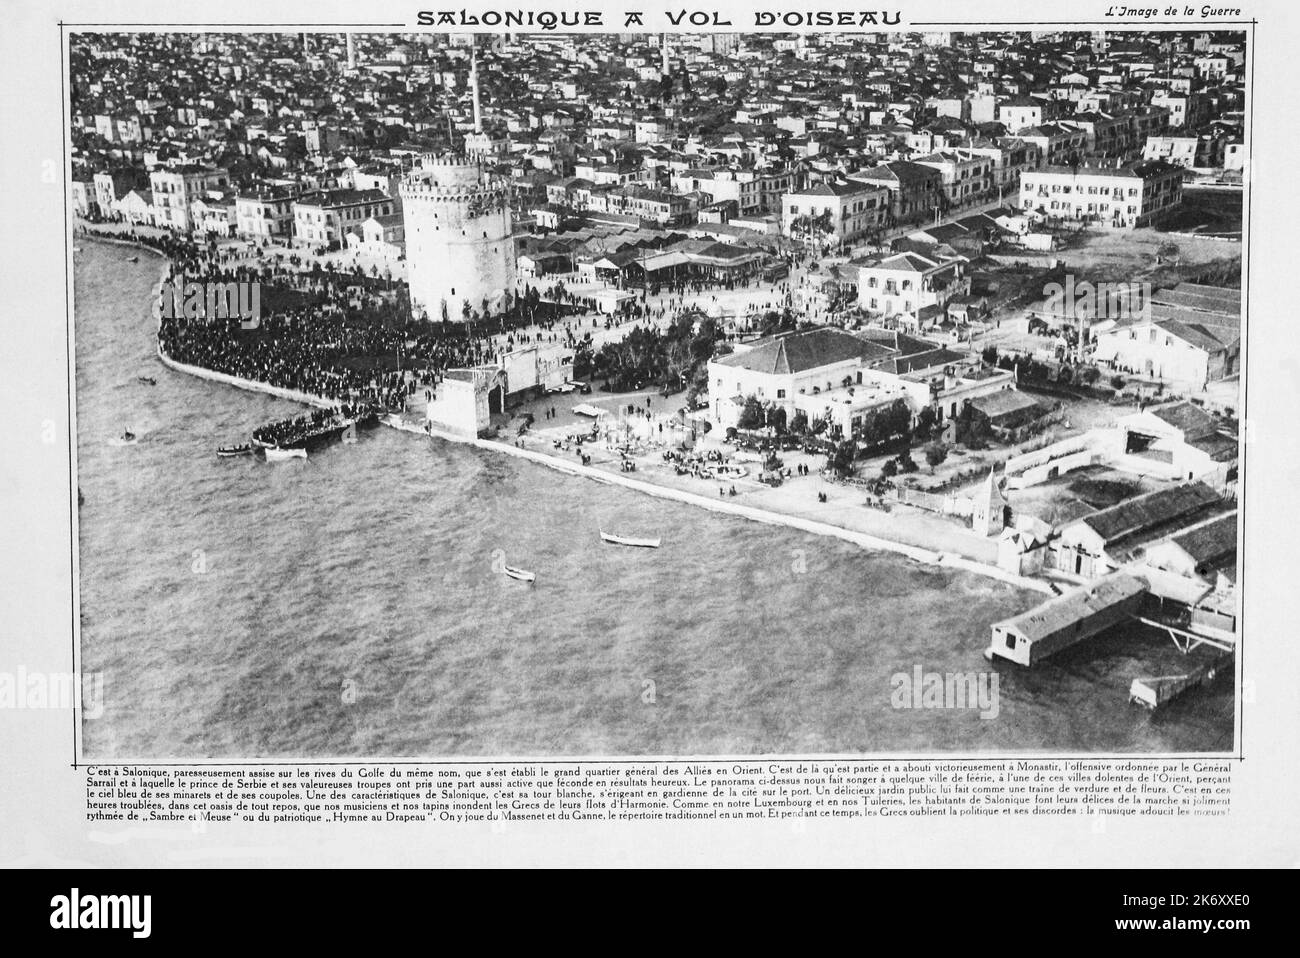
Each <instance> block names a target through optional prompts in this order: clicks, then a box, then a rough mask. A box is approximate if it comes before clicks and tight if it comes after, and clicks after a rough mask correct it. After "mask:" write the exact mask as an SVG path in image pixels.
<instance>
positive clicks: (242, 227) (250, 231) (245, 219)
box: [235, 187, 298, 240]
mask: <svg viewBox="0 0 1300 958" xmlns="http://www.w3.org/2000/svg"><path fill="white" fill-rule="evenodd" d="M297 197H298V192H297V190H294V189H292V188H291V187H265V188H263V189H260V190H249V191H246V192H241V193H238V194H236V195H235V232H236V233H237V234H238V235H240V236H243V237H245V238H247V239H253V240H270V239H290V238H292V236H293V201H294V200H295V199H297Z"/></svg>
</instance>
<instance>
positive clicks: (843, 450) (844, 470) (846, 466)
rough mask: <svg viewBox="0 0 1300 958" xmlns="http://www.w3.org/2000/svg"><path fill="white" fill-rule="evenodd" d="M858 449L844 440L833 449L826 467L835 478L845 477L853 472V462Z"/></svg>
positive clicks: (850, 442)
mask: <svg viewBox="0 0 1300 958" xmlns="http://www.w3.org/2000/svg"><path fill="white" fill-rule="evenodd" d="M857 454H858V449H857V446H855V445H854V444H853V442H852V441H850V440H845V441H844V442H841V443H840V444H839V445H837V446H836V447H835V451H834V452H833V453H831V454H830V457H829V461H828V462H827V463H826V465H827V466H828V467H829V468H830V469H832V470H833V471H834V472H835V475H837V476H847V475H848V474H849V473H851V472H852V471H853V460H854V459H855V458H857Z"/></svg>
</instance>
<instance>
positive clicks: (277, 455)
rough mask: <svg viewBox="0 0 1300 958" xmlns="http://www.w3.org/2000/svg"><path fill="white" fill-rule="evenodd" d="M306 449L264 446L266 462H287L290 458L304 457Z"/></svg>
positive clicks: (305, 456)
mask: <svg viewBox="0 0 1300 958" xmlns="http://www.w3.org/2000/svg"><path fill="white" fill-rule="evenodd" d="M306 458H307V450H306V449H282V448H280V447H279V446H267V447H266V461H267V462H287V461H288V460H290V459H306Z"/></svg>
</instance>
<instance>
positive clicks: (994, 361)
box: [980, 346, 1122, 389]
mask: <svg viewBox="0 0 1300 958" xmlns="http://www.w3.org/2000/svg"><path fill="white" fill-rule="evenodd" d="M980 357H981V358H982V359H983V360H984V362H986V363H987V364H988V365H990V366H996V367H997V368H998V369H1017V367H1018V372H1017V373H1016V375H1017V377H1018V378H1019V379H1020V380H1022V381H1023V382H1030V383H1034V382H1038V383H1046V382H1053V381H1054V382H1058V383H1061V384H1062V385H1069V384H1070V383H1072V382H1077V383H1080V384H1082V385H1084V386H1091V385H1093V384H1094V383H1096V382H1097V380H1098V379H1100V378H1101V370H1099V369H1097V367H1096V366H1082V367H1079V368H1077V369H1076V368H1073V367H1071V366H1069V365H1062V366H1061V367H1059V368H1058V369H1057V371H1056V376H1055V377H1053V376H1052V369H1051V367H1050V366H1048V365H1047V364H1046V363H1040V362H1039V361H1038V360H1036V359H1020V358H1018V357H1015V356H1010V355H1001V354H999V353H998V350H997V347H996V346H985V347H984V351H983V352H982V353H980ZM1115 388H1116V389H1119V388H1122V386H1117V387H1115Z"/></svg>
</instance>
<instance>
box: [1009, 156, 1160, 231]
mask: <svg viewBox="0 0 1300 958" xmlns="http://www.w3.org/2000/svg"><path fill="white" fill-rule="evenodd" d="M1182 200H1183V169H1182V167H1178V166H1174V165H1173V164H1170V163H1166V162H1164V161H1163V160H1153V161H1150V162H1146V161H1144V162H1141V163H1138V164H1136V165H1134V166H1131V167H1123V168H1120V169H1095V168H1091V167H1080V168H1078V169H1073V168H1070V167H1047V168H1045V169H1042V170H1035V171H1033V172H1028V173H1023V174H1021V177H1020V208H1021V209H1023V210H1028V211H1032V212H1035V213H1039V214H1040V215H1043V216H1048V217H1056V218H1059V219H1072V220H1083V221H1087V222H1090V223H1095V224H1097V225H1099V226H1111V227H1116V228H1120V229H1133V228H1135V227H1141V226H1150V225H1151V224H1152V223H1154V222H1155V221H1157V220H1159V219H1160V218H1161V217H1162V216H1164V215H1166V214H1167V213H1169V212H1170V211H1171V210H1173V209H1175V208H1176V207H1177V206H1178V205H1179V204H1181V203H1182Z"/></svg>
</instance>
